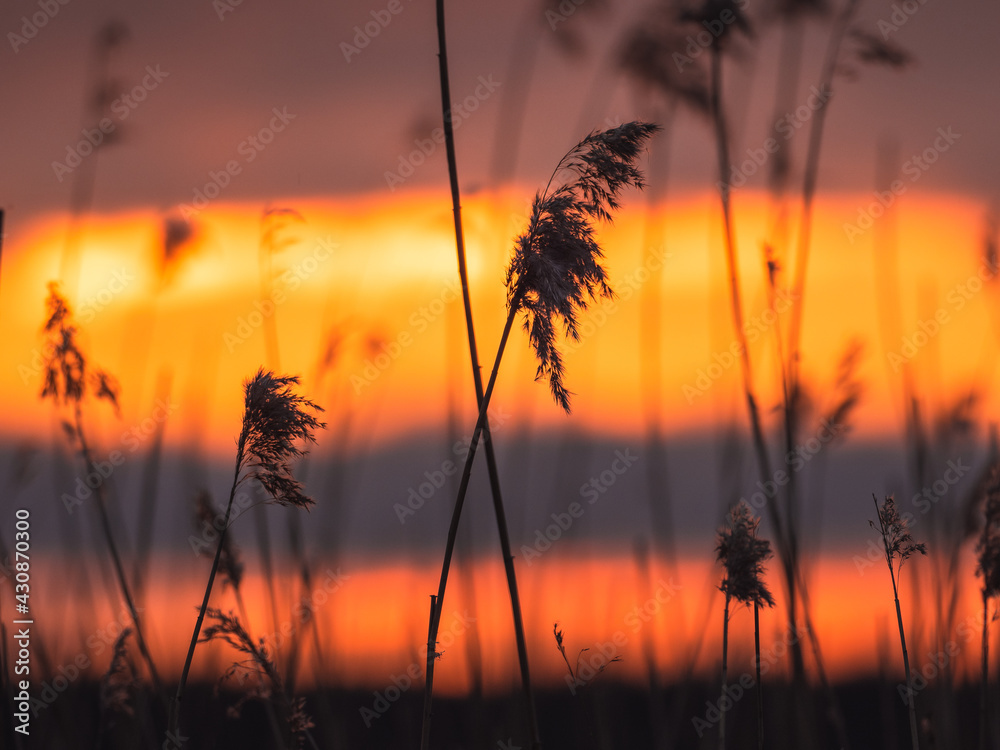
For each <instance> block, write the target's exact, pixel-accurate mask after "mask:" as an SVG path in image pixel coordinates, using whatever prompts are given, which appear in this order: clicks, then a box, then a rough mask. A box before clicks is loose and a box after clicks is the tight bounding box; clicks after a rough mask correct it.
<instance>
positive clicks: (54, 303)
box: [41, 282, 163, 694]
mask: <svg viewBox="0 0 1000 750" xmlns="http://www.w3.org/2000/svg"><path fill="white" fill-rule="evenodd" d="M46 306H47V309H48V314H47V318H46V321H45V327H44V330H45V333H46V335H47V336H48V337H49V343H50V346H49V347H47V348H46V351H47V352H49V354H48V356H47V358H46V361H45V374H44V379H45V384H44V386H43V388H42V393H41V397H42V398H43V399H45V398H51V399H52V400H53V401H54V402H55V403H56V404H64V405H69V406H70V407H71V409H72V418H71V420H64V421H63V428H64V430H65V431H66V435H67V437H68V438H69V440H70V442H71V443H72V445H73V447H74V448H75V449H76V450H77V451H78V452H79V455H80V458H81V459H82V461H83V466H84V471H85V474H87V475H89V474H91V473H95V474H97V475H98V476H100V477H104V473H103V472H102V471H101V469H100V468H99V466H98V462H97V459H96V457H95V455H94V452H93V450H92V448H91V445H90V441H89V440H88V437H87V431H86V429H85V427H84V418H83V402H84V401H85V399H86V398H87V396H94V397H95V398H97V399H102V400H105V401H108V402H109V403H110V404H111V405H112V406H113V407H114V409H115V412H116V413H117V412H118V383H117V381H116V380H115V379H114V378H113V377H112V376H111V375H109V374H108V373H106V372H104V371H103V370H100V369H97V368H91V367H90V366H89V365H88V362H87V357H86V355H85V354H84V352H83V350H82V349H80V347H79V345H78V344H77V340H76V336H77V328H76V325H75V323H74V321H73V314H72V311H71V310H70V307H69V303H68V302H67V301H66V299H65V298H64V297H63V296H62V293H61V291H60V288H59V285H58V284H56V283H55V282H52V283H50V284H49V296H48V300H47V302H46ZM88 485H89V483H88ZM106 492H107V489H106V482H105V481H101V482H100V483H98V485H97V487H96V488H94V507H95V508H96V509H97V515H98V520H99V522H100V528H101V534H102V535H103V538H104V544H105V546H106V547H107V549H108V554H109V555H110V556H111V562H112V566H113V567H114V572H115V579H116V581H117V583H118V588H119V591H120V592H121V595H122V598H123V599H124V600H125V604H126V606H127V607H128V611H129V616H130V617H131V618H132V624H133V625H134V626H135V636H136V643H137V644H138V645H139V651H140V652H141V653H142V657H143V659H144V660H145V662H146V666H147V667H148V669H149V674H150V678H151V679H152V681H153V685H154V687H155V688H156V691H157V693H160V694H162V689H163V686H162V684H161V682H160V675H159V672H158V671H157V669H156V664H155V663H154V661H153V657H152V655H151V654H150V652H149V647H148V646H147V644H146V637H145V633H144V631H143V627H142V623H141V620H140V618H139V610H138V608H137V607H136V604H135V596H134V595H133V592H132V586H131V584H130V583H129V580H128V577H127V576H126V575H125V566H124V562H123V560H122V556H121V553H120V551H119V545H118V542H117V540H116V539H115V534H114V531H113V529H112V523H111V517H110V515H109V513H108V501H107V496H106ZM67 510H69V509H68V508H67Z"/></svg>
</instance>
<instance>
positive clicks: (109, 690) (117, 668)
mask: <svg viewBox="0 0 1000 750" xmlns="http://www.w3.org/2000/svg"><path fill="white" fill-rule="evenodd" d="M131 634H132V628H125V629H123V630H122V632H121V633H119V634H118V637H117V638H116V639H115V642H114V646H113V647H112V649H111V663H110V664H109V665H108V671H107V672H105V673H104V675H103V676H102V677H101V688H100V695H101V710H102V711H111V712H115V713H123V714H127V715H128V716H132V715H133V714H134V713H135V712H134V711H133V710H132V706H131V705H130V704H129V700H130V699H131V697H132V692H133V691H134V690H135V688H136V686H137V685H138V684H139V683H138V680H136V678H135V669H134V668H133V667H132V665H131V664H130V662H129V658H128V650H127V649H126V648H125V642H126V640H127V639H128V637H129V636H130V635H131Z"/></svg>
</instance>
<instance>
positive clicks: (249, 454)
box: [170, 369, 326, 735]
mask: <svg viewBox="0 0 1000 750" xmlns="http://www.w3.org/2000/svg"><path fill="white" fill-rule="evenodd" d="M298 382H299V379H298V378H297V377H294V376H283V377H279V376H276V375H274V373H272V372H265V371H264V370H263V369H261V370H258V371H257V374H256V375H254V376H253V377H252V378H251V379H250V380H248V381H247V382H246V383H245V384H244V388H243V390H244V411H243V428H242V430H240V435H239V438H238V439H237V442H236V467H235V469H234V472H233V483H232V487H231V488H230V490H229V502H228V503H227V504H226V513H225V517H224V519H223V523H222V530H221V531H220V532H219V541H218V544H217V546H216V548H215V558H214V560H213V561H212V569H211V572H210V573H209V576H208V584H207V585H206V586H205V596H204V599H203V600H202V603H201V607H200V609H199V610H198V619H197V621H196V622H195V626H194V633H193V634H192V636H191V643H190V645H189V646H188V652H187V657H186V658H185V660H184V668H183V670H182V671H181V677H180V681H179V682H178V685H177V693H176V694H175V696H174V700H173V704H172V705H171V707H170V731H172V732H174V734H175V735H176V734H177V732H178V731H179V728H180V708H181V703H182V701H183V698H184V689H185V687H186V685H187V678H188V673H189V671H190V669H191V661H192V659H193V658H194V651H195V648H196V647H197V645H198V643H199V640H198V636H199V634H200V633H201V625H202V622H203V621H204V619H205V614H206V612H207V611H208V603H209V600H210V598H211V596H212V585H213V584H214V583H215V576H216V574H217V573H218V571H219V568H220V565H221V561H222V555H223V549H224V546H225V543H226V537H227V531H228V530H229V520H230V517H231V515H232V510H233V500H234V498H235V497H236V490H237V489H238V488H239V487H240V486H242V485H243V484H245V483H247V482H251V481H255V482H257V483H258V484H259V485H260V486H261V487H262V488H263V489H264V491H265V493H266V495H267V500H265V502H273V503H277V504H278V505H284V506H290V507H294V508H305V509H307V510H308V508H309V506H310V505H312V504H313V501H312V499H310V498H309V497H307V496H306V495H304V494H303V492H302V486H301V484H300V483H299V482H298V481H297V480H296V479H295V478H294V477H293V476H292V473H291V468H290V466H289V461H290V460H292V459H293V458H295V457H298V456H301V455H303V453H304V451H303V450H302V449H300V448H299V447H298V446H297V445H296V441H299V440H301V441H303V442H307V443H310V442H312V443H314V442H316V440H315V438H314V437H313V432H314V431H315V430H316V429H318V428H323V427H325V426H326V425H325V424H323V423H322V422H319V421H317V419H316V418H315V417H314V416H312V415H311V414H310V413H308V411H307V410H312V411H322V408H321V407H319V406H317V405H316V404H314V403H313V402H312V401H309V400H308V399H305V398H303V397H302V396H299V395H297V394H295V393H294V392H293V391H292V386H293V385H298Z"/></svg>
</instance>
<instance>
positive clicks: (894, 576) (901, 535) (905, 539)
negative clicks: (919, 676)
mask: <svg viewBox="0 0 1000 750" xmlns="http://www.w3.org/2000/svg"><path fill="white" fill-rule="evenodd" d="M872 502H874V503H875V510H876V512H877V513H878V528H877V531H878V532H879V535H880V536H881V537H882V547H883V550H884V552H885V564H886V566H887V567H888V568H889V578H890V580H891V581H892V597H893V600H894V602H895V604H896V624H897V625H898V626H899V645H900V648H901V649H902V651H903V670H904V671H905V673H906V705H907V708H908V709H909V712H910V736H911V738H912V741H913V750H919V748H920V737H919V735H918V734H917V712H916V708H915V706H914V697H913V678H912V676H911V675H910V657H909V654H908V653H907V651H906V635H905V633H904V632H903V612H902V609H900V606H899V587H898V583H899V571H900V569H901V568H902V567H903V563H904V562H906V560H907V559H908V558H909V557H911V556H912V555H914V554H916V553H919V554H921V555H926V554H927V546H926V545H925V544H923V543H919V542H914V541H913V537H912V535H911V534H910V532H909V531H908V530H907V528H906V519H904V518H903V517H902V516H900V514H899V511H898V510H897V509H896V501H895V500H894V499H893V498H892V497H891V496H889V497H886V499H885V501H884V502H883V503H882V505H881V507H880V506H879V504H878V498H876V497H875V496H874V495H872ZM868 523H869V525H870V526H871V527H872V528H873V529H874V528H876V527H875V522H874V521H869V522H868Z"/></svg>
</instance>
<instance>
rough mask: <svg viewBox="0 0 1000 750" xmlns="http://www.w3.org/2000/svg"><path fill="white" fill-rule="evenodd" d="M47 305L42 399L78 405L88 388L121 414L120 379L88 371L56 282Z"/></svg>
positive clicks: (65, 302) (50, 284) (66, 306)
mask: <svg viewBox="0 0 1000 750" xmlns="http://www.w3.org/2000/svg"><path fill="white" fill-rule="evenodd" d="M45 306H46V310H47V313H46V318H45V325H44V327H43V331H44V333H45V335H46V336H47V338H48V345H47V346H46V347H45V350H46V352H47V354H46V357H45V363H44V367H45V375H44V377H43V385H42V392H41V398H43V399H45V398H51V399H52V400H53V401H55V402H56V403H63V404H66V403H77V404H78V403H80V402H81V401H83V399H84V397H85V396H86V394H87V391H88V388H89V389H90V391H91V392H92V393H93V395H94V396H96V397H97V398H99V399H105V400H107V401H109V402H110V403H111V405H112V406H113V407H114V409H115V413H116V414H117V413H119V405H118V394H119V391H120V388H119V386H118V381H117V380H116V379H115V378H114V377H113V376H112V375H110V374H108V373H107V372H104V371H103V370H94V371H92V372H88V370H87V358H86V356H85V355H84V353H83V350H82V349H81V348H80V346H79V345H78V344H77V339H76V334H77V328H76V326H75V324H74V322H73V313H72V310H71V309H70V306H69V303H68V302H67V301H66V298H65V297H63V296H62V293H61V292H60V291H59V284H58V283H57V282H55V281H52V282H49V296H48V298H47V299H46V301H45Z"/></svg>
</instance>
